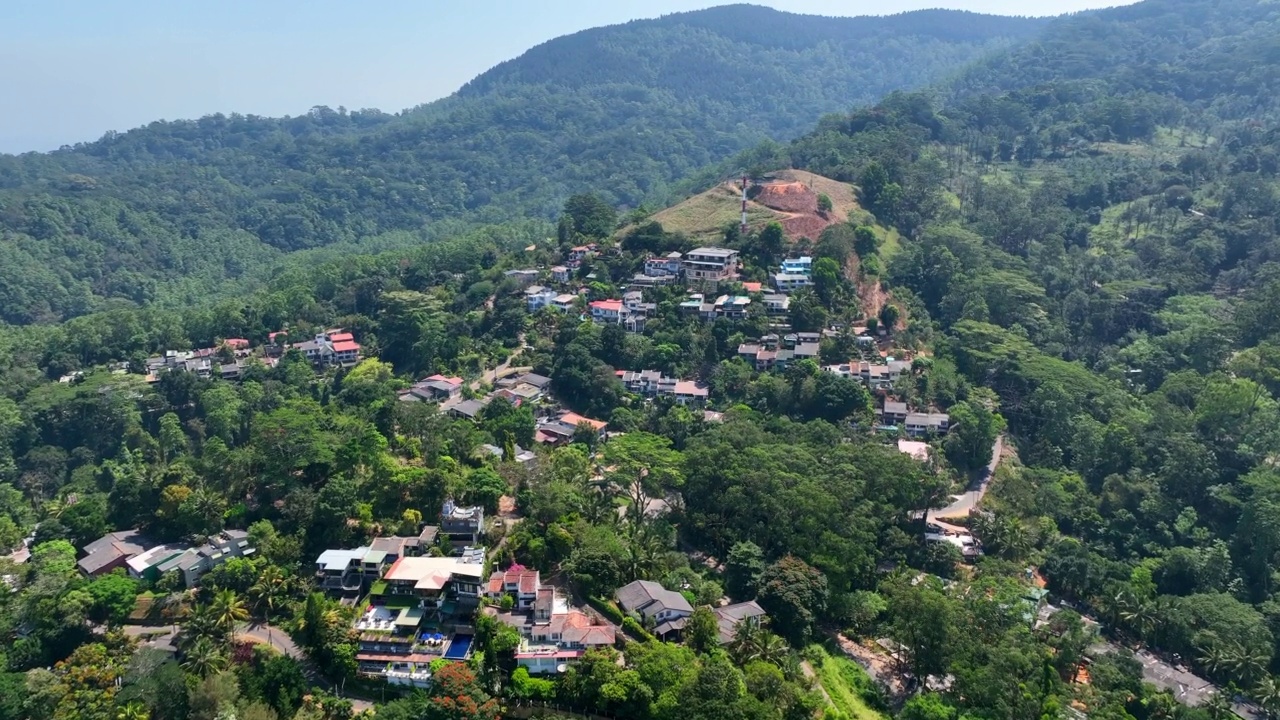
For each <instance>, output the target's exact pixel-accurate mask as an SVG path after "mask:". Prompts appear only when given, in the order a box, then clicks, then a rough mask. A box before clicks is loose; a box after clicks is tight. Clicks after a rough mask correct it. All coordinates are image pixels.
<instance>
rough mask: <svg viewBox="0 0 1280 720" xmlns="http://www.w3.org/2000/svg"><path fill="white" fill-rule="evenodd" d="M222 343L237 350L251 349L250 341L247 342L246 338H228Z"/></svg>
mask: <svg viewBox="0 0 1280 720" xmlns="http://www.w3.org/2000/svg"><path fill="white" fill-rule="evenodd" d="M222 342H224V343H226V344H227V346H228V347H233V348H236V349H239V348H247V347H249V341H248V340H245V339H244V338H227V339H226V340H223V341H222Z"/></svg>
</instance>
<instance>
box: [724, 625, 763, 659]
mask: <svg viewBox="0 0 1280 720" xmlns="http://www.w3.org/2000/svg"><path fill="white" fill-rule="evenodd" d="M765 632H766V631H765V629H764V626H763V625H761V624H760V618H758V617H749V618H745V619H743V621H742V622H740V623H738V626H737V627H736V628H734V630H733V640H732V641H730V643H729V654H730V655H731V656H732V657H733V659H734V662H736V663H737V664H738V665H739V666H744V665H746V664H747V663H748V662H750V661H751V660H752V659H754V657H755V653H756V648H758V647H759V646H760V644H761V642H762V638H763V636H764V634H765Z"/></svg>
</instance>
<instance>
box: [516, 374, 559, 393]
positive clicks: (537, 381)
mask: <svg viewBox="0 0 1280 720" xmlns="http://www.w3.org/2000/svg"><path fill="white" fill-rule="evenodd" d="M516 382H517V383H518V384H521V385H532V386H534V387H536V388H538V389H539V390H541V391H542V392H546V391H547V388H549V387H551V378H549V377H547V376H546V375H539V374H537V373H525V374H523V375H521V376H519V377H517V378H516Z"/></svg>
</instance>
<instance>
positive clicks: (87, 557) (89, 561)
mask: <svg viewBox="0 0 1280 720" xmlns="http://www.w3.org/2000/svg"><path fill="white" fill-rule="evenodd" d="M156 544H157V543H156V542H154V541H153V540H151V539H150V538H148V537H146V536H145V535H143V534H142V533H141V532H140V531H138V530H136V529H134V530H120V531H117V532H113V533H107V534H106V535H103V536H102V537H100V538H98V539H97V540H94V541H93V542H91V543H89V544H88V545H85V546H84V547H83V548H81V552H83V553H84V557H82V558H80V559H79V560H77V561H76V567H78V568H79V569H80V572H82V573H84V574H85V575H88V576H89V577H95V576H98V575H104V574H106V573H109V572H111V571H112V570H115V569H116V568H120V567H124V566H125V563H126V562H127V561H128V560H129V559H130V558H133V557H135V556H137V555H141V554H142V553H144V552H146V551H147V550H150V549H151V548H153V547H155V546H156Z"/></svg>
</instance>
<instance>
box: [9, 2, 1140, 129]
mask: <svg viewBox="0 0 1280 720" xmlns="http://www.w3.org/2000/svg"><path fill="white" fill-rule="evenodd" d="M755 2H756V3H757V4H762V5H769V6H772V7H775V8H778V9H780V10H789V11H792V12H803V13H812V14H820V15H866V14H884V13H893V12H900V11H904V10H916V9H920V8H926V7H953V8H963V9H966V10H974V11H979V12H991V13H999V14H1006V15H1017V14H1026V13H1028V12H1031V13H1034V14H1038V15H1049V14H1057V13H1062V12H1071V11H1076V10H1083V9H1087V8H1094V7H1103V6H1107V5H1116V4H1123V2H1124V0H1039V1H1038V2H1036V3H1029V2H1025V1H1024V2H1015V1H1014V0H878V1H876V2H872V1H871V0H755ZM722 4H726V3H725V2H724V1H723V0H722V1H721V2H716V1H715V0H487V1H486V0H478V1H474V2H449V1H448V0H372V1H371V2H355V1H353V0H306V1H305V2H303V1H302V0H295V1H294V2H284V1H283V0H220V1H219V2H186V1H185V0H177V1H175V0H124V1H123V2H103V1H102V0H3V2H0V152H24V151H28V150H51V149H54V148H56V147H58V146H60V145H62V144H69V143H74V142H78V141H84V140H94V139H97V138H98V137H100V136H101V135H102V133H103V132H105V131H107V130H127V129H129V128H132V127H136V126H138V125H141V124H144V123H147V122H149V121H151V120H157V119H169V120H172V119H177V118H189V117H199V116H201V115H206V114H209V113H214V112H242V113H254V114H258V115H297V114H299V113H303V112H305V111H306V110H307V109H308V108H311V107H313V106H315V105H329V106H331V107H338V106H339V105H342V106H345V107H347V108H351V109H357V108H371V107H376V108H380V109H382V110H386V111H388V112H393V111H396V110H402V109H404V108H406V107H411V106H414V105H418V104H421V103H423V102H427V101H429V100H434V99H436V98H439V97H443V96H445V95H448V94H449V93H451V92H453V91H454V90H456V89H457V88H458V86H460V85H462V84H463V83H465V82H466V81H467V80H469V79H470V78H472V77H474V76H475V75H477V74H479V73H480V72H483V71H484V70H486V69H488V68H489V67H491V66H493V65H495V64H497V63H498V62H501V61H502V60H506V59H508V58H512V57H515V56H517V55H519V54H520V53H522V52H524V51H525V50H526V49H528V48H530V47H532V46H534V45H537V44H538V43H541V42H544V41H546V40H549V39H551V38H553V37H556V36H558V35H564V34H566V33H571V32H575V31H577V30H582V29H585V28H588V27H594V26H597V25H607V24H613V23H619V22H625V21H627V20H631V19H634V18H641V17H655V16H657V15H661V14H664V13H670V12H678V11H682V10H695V9H699V8H703V7H710V6H713V5H722Z"/></svg>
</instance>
